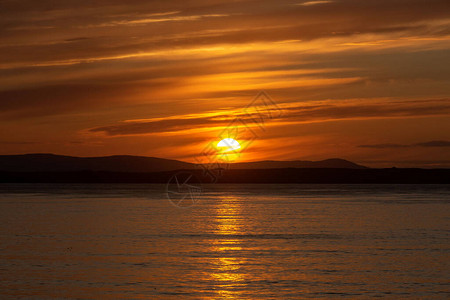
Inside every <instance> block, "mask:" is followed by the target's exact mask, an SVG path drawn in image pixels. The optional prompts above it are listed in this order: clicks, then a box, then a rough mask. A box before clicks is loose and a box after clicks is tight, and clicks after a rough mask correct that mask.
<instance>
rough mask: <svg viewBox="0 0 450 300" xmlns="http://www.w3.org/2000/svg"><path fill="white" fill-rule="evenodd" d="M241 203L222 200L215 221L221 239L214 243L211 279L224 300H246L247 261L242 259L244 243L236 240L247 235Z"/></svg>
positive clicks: (218, 204) (226, 198)
mask: <svg viewBox="0 0 450 300" xmlns="http://www.w3.org/2000/svg"><path fill="white" fill-rule="evenodd" d="M241 203H242V202H240V201H239V200H238V199H237V198H235V197H221V198H220V199H218V201H217V206H216V214H215V217H214V221H213V222H214V223H215V228H214V230H213V231H214V234H215V235H217V238H216V239H214V240H213V241H211V242H212V243H211V252H213V253H215V255H214V256H213V257H212V258H211V265H212V268H211V272H210V273H209V276H210V280H212V281H213V283H214V285H215V287H216V288H215V290H216V292H217V294H218V295H217V296H218V297H219V298H220V299H242V291H243V290H245V285H246V282H248V279H249V278H248V274H247V273H246V272H245V271H243V265H244V264H245V263H246V261H247V259H246V258H245V257H244V256H243V255H242V250H243V249H242V239H239V238H236V235H241V234H244V233H245V232H244V231H245V226H244V224H245V219H244V218H242V215H241V212H242V204H241Z"/></svg>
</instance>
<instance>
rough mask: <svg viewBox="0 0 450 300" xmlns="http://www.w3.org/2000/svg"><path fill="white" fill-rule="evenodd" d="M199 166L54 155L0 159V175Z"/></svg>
mask: <svg viewBox="0 0 450 300" xmlns="http://www.w3.org/2000/svg"><path fill="white" fill-rule="evenodd" d="M196 168H198V166H197V165H196V164H192V163H187V162H183V161H178V160H171V159H163V158H156V157H144V156H131V155H115V156H105V157H73V156H63V155H55V154H23V155H0V171H6V172H76V171H107V172H134V173H138V172H166V171H174V170H180V169H184V170H187V169H196ZM230 168H231V169H279V168H334V169H341V168H342V169H365V168H366V167H363V166H360V165H357V164H355V163H352V162H350V161H347V160H343V159H337V158H335V159H327V160H322V161H316V162H314V161H259V162H248V163H235V164H231V165H230Z"/></svg>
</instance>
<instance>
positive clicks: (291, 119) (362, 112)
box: [89, 99, 450, 148]
mask: <svg viewBox="0 0 450 300" xmlns="http://www.w3.org/2000/svg"><path fill="white" fill-rule="evenodd" d="M261 109H266V108H264V107H262V108H261V107H260V110H261ZM269 109H273V108H269ZM281 109H282V110H283V112H284V113H283V115H282V116H281V117H277V118H275V119H273V120H271V122H270V123H269V124H270V125H277V124H295V123H297V124H300V123H314V122H327V121H330V120H348V119H368V118H378V119H383V118H405V117H418V116H434V115H448V114H450V102H449V101H448V100H447V99H445V100H434V101H430V100H429V101H414V102H413V101H410V102H408V101H403V102H394V103H389V102H388V103H380V102H377V103H372V104H369V103H367V104H360V103H358V102H356V103H355V102H351V101H340V102H339V101H326V102H321V103H314V102H313V103H312V104H302V103H291V104H285V105H283V106H281ZM236 117H237V118H239V120H241V121H242V122H244V123H246V124H248V125H249V126H254V122H253V120H255V118H257V117H258V116H257V115H256V114H254V113H253V114H250V115H248V114H245V113H243V112H240V111H239V110H230V111H227V112H223V113H201V114H191V115H180V116H173V117H170V118H165V119H161V118H156V119H150V120H127V121H124V122H121V123H119V124H115V125H107V126H100V127H95V128H91V129H89V131H90V132H103V133H105V134H106V135H110V136H117V135H135V134H152V133H166V132H182V131H185V130H192V129H202V128H203V129H210V128H213V127H225V126H227V125H228V124H229V122H230V121H232V120H233V119H234V118H236ZM252 122H253V123H252ZM433 145H436V144H428V145H421V146H428V147H431V146H433ZM360 147H366V148H395V147H407V146H405V145H396V144H382V145H362V146H360Z"/></svg>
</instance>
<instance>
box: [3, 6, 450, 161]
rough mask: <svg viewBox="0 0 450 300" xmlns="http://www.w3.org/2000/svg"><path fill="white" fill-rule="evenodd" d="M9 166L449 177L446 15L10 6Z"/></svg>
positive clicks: (366, 9)
mask: <svg viewBox="0 0 450 300" xmlns="http://www.w3.org/2000/svg"><path fill="white" fill-rule="evenodd" d="M0 57H1V58H0V154H23V153H55V154H63V155H74V156H106V155H116V154H127V155H144V156H155V157H161V158H171V159H180V160H185V161H190V162H194V158H195V156H196V155H198V154H199V153H200V152H201V151H202V149H204V147H205V146H206V145H207V144H208V143H210V142H211V141H217V142H218V141H219V140H220V139H218V136H219V134H220V133H221V131H222V130H223V128H224V127H226V126H227V124H228V123H229V122H230V121H232V120H233V119H234V118H235V117H236V116H240V115H241V112H242V110H243V109H244V108H245V107H246V106H247V105H249V103H251V102H252V100H253V99H254V98H255V96H257V95H258V93H259V92H260V91H265V92H267V94H268V95H270V97H271V98H272V99H273V101H275V102H276V103H277V105H278V107H279V108H280V109H281V110H282V111H283V114H281V115H280V116H276V117H274V118H273V119H271V120H268V121H267V122H266V123H265V128H264V130H263V131H261V132H259V133H258V137H257V138H256V139H255V141H254V142H253V143H252V144H251V145H250V146H249V147H248V148H247V149H245V151H244V152H243V154H242V156H241V157H240V161H253V160H266V159H270V160H294V159H295V160H297V159H298V160H321V159H327V158H335V157H339V158H344V159H348V160H351V161H354V162H356V163H360V164H364V165H367V166H370V167H392V166H397V167H412V166H414V167H450V1H448V0H335V1H333V0H331V1H326V0H325V1H324V0H321V1H302V0H277V1H274V0H272V1H257V0H253V1H250V0H235V1H233V0H227V1H222V0H189V1H187V0H183V1H180V0H170V1H142V0H128V1H123V0H99V1H83V0H65V1H56V0H55V1H48V0H42V1H36V0H33V1H31V0H22V1H18V0H0Z"/></svg>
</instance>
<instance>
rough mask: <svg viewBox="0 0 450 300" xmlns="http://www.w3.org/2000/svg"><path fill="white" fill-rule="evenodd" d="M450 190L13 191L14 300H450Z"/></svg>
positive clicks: (4, 269) (23, 187)
mask: <svg viewBox="0 0 450 300" xmlns="http://www.w3.org/2000/svg"><path fill="white" fill-rule="evenodd" d="M449 234H450V186H448V185H295V184H289V185H267V184H263V185H257V184H255V185H243V184H241V185H239V184H230V185H228V184H215V185H214V184H210V185H204V186H203V191H202V193H201V194H200V195H198V199H196V205H195V206H192V207H188V208H178V207H176V206H175V205H173V204H172V203H171V202H170V201H169V200H168V198H167V195H166V187H165V186H164V185H157V184H148V185H145V184H135V185H133V184H126V185H123V184H104V185H101V184H91V185H79V184H78V185H77V184H71V185H67V184H59V185H58V184H47V185H46V184H39V185H36V184H34V185H32V184H13V185H11V184H8V185H5V184H3V185H0V298H1V299H18V298H27V299H30V298H34V299H52V298H58V299H61V298H76V299H123V298H129V299H303V298H313V299H317V298H325V299H330V298H340V299H349V298H354V299H366V298H374V297H383V298H388V299H449V298H450V255H449V254H450V239H449V238H450V235H449Z"/></svg>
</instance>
